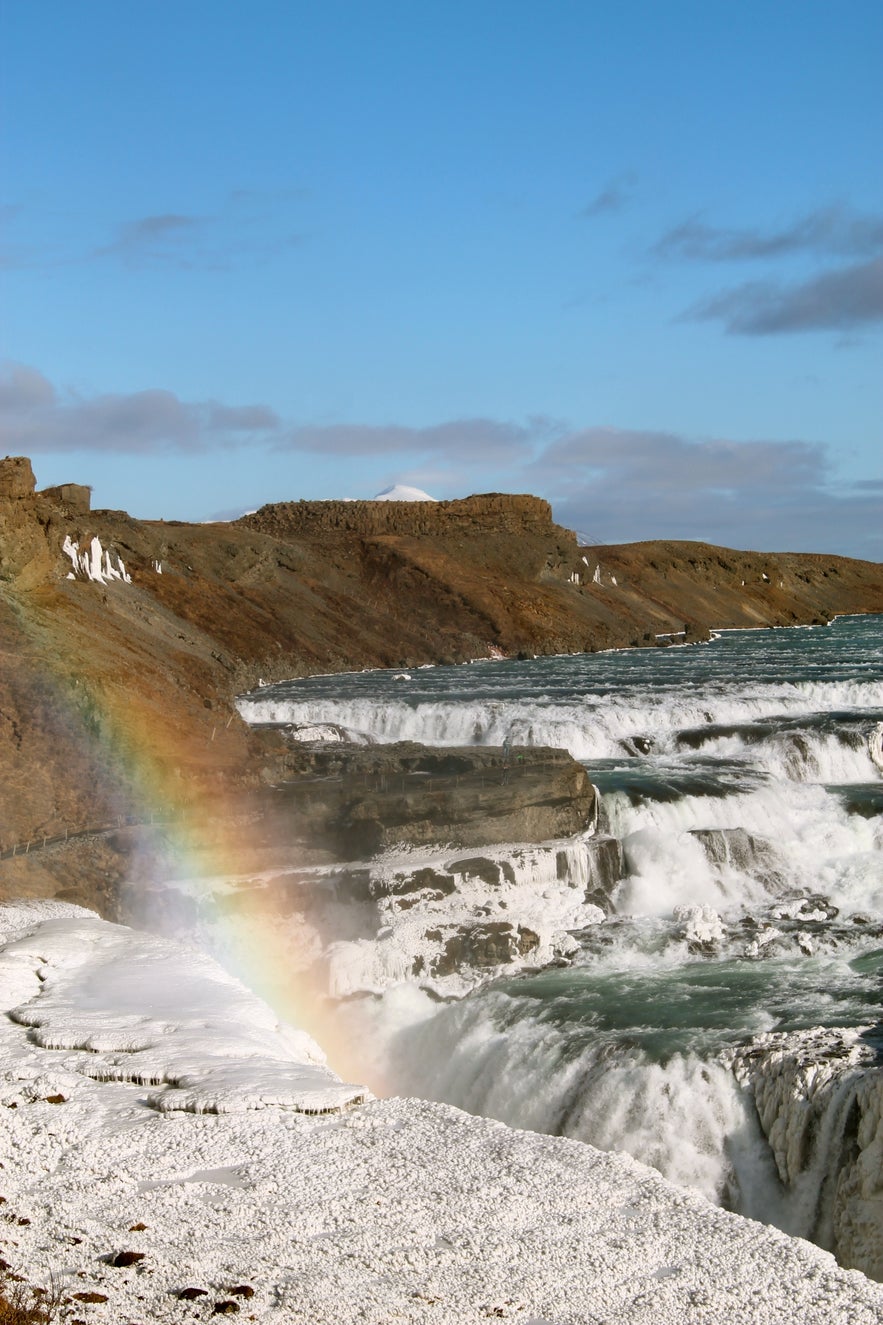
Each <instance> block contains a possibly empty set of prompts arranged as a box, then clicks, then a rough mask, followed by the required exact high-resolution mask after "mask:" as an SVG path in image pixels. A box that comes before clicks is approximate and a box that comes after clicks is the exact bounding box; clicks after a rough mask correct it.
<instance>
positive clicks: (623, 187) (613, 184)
mask: <svg viewBox="0 0 883 1325" xmlns="http://www.w3.org/2000/svg"><path fill="white" fill-rule="evenodd" d="M637 180H638V177H637V175H635V174H633V173H632V172H631V171H628V172H626V173H625V174H623V175H617V176H616V177H615V179H612V180H610V182H609V183H608V184H607V185H606V186H605V187H604V188H603V189H602V190H601V191H600V193H596V194H595V197H594V198H593V199H592V200H591V202H589V203H587V205H586V206H585V207H584V208H583V209H582V211H581V212H580V216H582V217H585V218H586V219H588V220H591V219H592V218H593V217H596V216H606V215H608V214H609V213H611V212H621V211H622V210H623V208H624V207H626V206H627V205H628V204H629V203H630V202H631V200H632V195H633V194H634V191H635V185H636V183H637Z"/></svg>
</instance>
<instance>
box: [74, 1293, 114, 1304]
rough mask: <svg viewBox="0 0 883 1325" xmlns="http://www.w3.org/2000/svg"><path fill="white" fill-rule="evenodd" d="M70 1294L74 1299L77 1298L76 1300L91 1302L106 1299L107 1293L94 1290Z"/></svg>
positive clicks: (104, 1300)
mask: <svg viewBox="0 0 883 1325" xmlns="http://www.w3.org/2000/svg"><path fill="white" fill-rule="evenodd" d="M72 1296H73V1297H75V1298H76V1300H77V1301H78V1302H89V1303H91V1302H106V1301H107V1294H106V1293H94V1292H88V1293H74V1294H72Z"/></svg>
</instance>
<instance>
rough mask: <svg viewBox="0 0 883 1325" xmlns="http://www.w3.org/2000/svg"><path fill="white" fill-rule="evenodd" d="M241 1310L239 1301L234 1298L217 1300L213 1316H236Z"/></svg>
mask: <svg viewBox="0 0 883 1325" xmlns="http://www.w3.org/2000/svg"><path fill="white" fill-rule="evenodd" d="M238 1311H239V1303H238V1302H234V1301H233V1299H232V1298H230V1299H228V1300H227V1301H224V1302H216V1303H215V1305H214V1309H213V1311H212V1315H213V1316H235V1315H236V1314H237V1313H238Z"/></svg>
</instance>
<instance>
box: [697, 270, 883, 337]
mask: <svg viewBox="0 0 883 1325" xmlns="http://www.w3.org/2000/svg"><path fill="white" fill-rule="evenodd" d="M683 317H684V318H685V319H689V320H700V321H718V322H722V323H723V324H724V326H725V327H726V329H727V331H729V332H731V333H732V334H734V335H739V336H771V335H778V334H781V333H783V332H799V331H828V330H835V331H852V330H856V329H858V328H861V327H866V326H869V325H871V324H872V323H875V322H880V321H883V258H876V259H874V260H873V261H871V262H862V263H855V264H853V265H852V266H849V267H842V268H840V269H838V270H836V271H828V272H825V273H823V274H822V275H821V276H816V277H815V278H814V279H811V280H807V281H802V282H798V283H796V284H786V285H783V284H775V283H772V282H766V281H751V282H749V283H748V284H745V285H740V286H737V287H736V288H735V289H731V290H724V291H722V292H721V293H719V294H716V295H712V296H711V297H710V298H708V299H705V300H702V301H701V302H699V303H698V304H695V305H694V306H693V307H692V308H690V309H688V310H687V312H686V313H685V314H683Z"/></svg>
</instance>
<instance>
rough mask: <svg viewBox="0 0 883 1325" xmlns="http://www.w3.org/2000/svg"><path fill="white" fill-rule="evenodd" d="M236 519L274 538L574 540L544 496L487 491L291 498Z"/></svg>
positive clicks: (238, 522) (573, 541)
mask: <svg viewBox="0 0 883 1325" xmlns="http://www.w3.org/2000/svg"><path fill="white" fill-rule="evenodd" d="M236 523H237V524H241V525H246V526H247V527H248V528H249V529H256V530H259V531H260V533H262V534H270V535H272V537H274V538H282V539H284V538H289V537H294V536H298V535H299V536H301V537H307V538H308V537H310V536H311V535H315V534H327V533H353V534H358V535H362V536H363V537H369V538H370V537H377V536H382V535H384V534H394V535H399V536H401V537H405V538H413V537H436V538H438V537H444V536H445V535H450V534H454V533H456V534H503V533H505V534H540V535H543V536H545V537H548V536H549V535H552V536H554V537H558V538H562V537H563V538H564V539H566V540H567V541H568V542H571V543H574V544H575V543H576V535H575V534H573V533H571V532H570V530H569V529H564V528H562V527H561V526H560V525H556V524H555V523H554V521H553V520H552V508H551V507H550V505H549V503H548V502H547V501H543V499H542V498H540V497H531V496H528V495H526V494H511V493H503V492H489V493H483V494H481V495H477V496H473V497H464V498H462V499H460V500H458V501H408V502H405V501H287V502H274V503H272V504H271V505H269V506H262V507H261V509H260V510H259V511H255V512H254V513H253V514H252V515H244V516H243V517H242V518H241V519H240V520H238V521H237V522H236Z"/></svg>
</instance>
